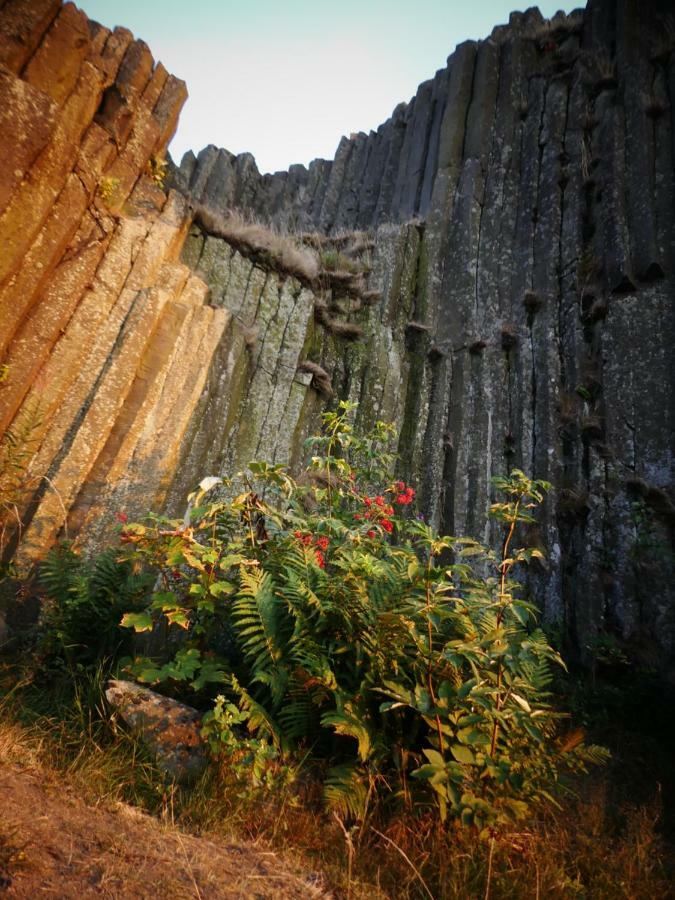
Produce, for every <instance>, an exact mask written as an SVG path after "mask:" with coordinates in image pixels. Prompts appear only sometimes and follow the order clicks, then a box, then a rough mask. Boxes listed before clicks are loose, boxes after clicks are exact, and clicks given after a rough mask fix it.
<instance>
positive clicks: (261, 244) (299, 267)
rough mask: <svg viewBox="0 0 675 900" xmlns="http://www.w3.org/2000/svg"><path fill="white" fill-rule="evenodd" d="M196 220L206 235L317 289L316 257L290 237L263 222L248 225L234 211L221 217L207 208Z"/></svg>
mask: <svg viewBox="0 0 675 900" xmlns="http://www.w3.org/2000/svg"><path fill="white" fill-rule="evenodd" d="M194 217H195V221H196V222H197V223H198V224H199V225H200V226H201V227H202V228H203V229H204V230H205V231H206V232H208V233H209V234H212V235H214V236H215V237H220V238H223V240H225V241H227V242H228V243H229V244H232V245H233V246H234V247H236V248H237V249H238V250H240V251H242V252H243V253H244V254H245V255H252V256H254V257H255V258H257V259H261V260H262V262H264V263H266V264H267V265H269V266H271V267H272V268H275V269H277V270H279V271H282V272H284V273H285V274H287V275H292V276H293V277H295V278H297V279H298V280H299V281H301V282H303V283H304V284H307V285H313V284H314V282H315V281H316V279H317V278H318V275H319V262H318V260H317V257H316V254H315V253H313V252H312V251H311V250H308V249H306V248H305V247H303V246H301V245H300V244H299V242H298V241H296V240H295V239H294V238H293V237H291V236H290V235H286V234H280V233H279V232H277V231H274V230H273V229H272V228H270V227H268V226H266V225H263V224H262V223H260V222H252V221H248V220H247V219H245V218H244V217H243V216H242V215H241V214H240V213H238V212H234V211H231V212H229V213H228V214H227V215H226V216H221V215H219V214H218V213H214V212H213V210H211V209H209V208H208V207H206V206H198V207H197V208H196V209H195V213H194Z"/></svg>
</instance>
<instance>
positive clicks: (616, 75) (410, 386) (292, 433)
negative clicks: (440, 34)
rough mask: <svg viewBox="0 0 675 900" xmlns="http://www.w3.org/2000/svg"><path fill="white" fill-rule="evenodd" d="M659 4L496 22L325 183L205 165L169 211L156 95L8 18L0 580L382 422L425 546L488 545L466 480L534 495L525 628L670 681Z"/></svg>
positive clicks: (669, 396)
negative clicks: (1, 564)
mask: <svg viewBox="0 0 675 900" xmlns="http://www.w3.org/2000/svg"><path fill="white" fill-rule="evenodd" d="M669 6H670V4H669V3H667V2H665V0H663V2H658V0H648V2H642V3H639V4H638V3H637V2H635V0H633V2H629V0H592V2H591V3H590V4H589V6H588V8H587V9H586V10H585V11H578V12H576V13H574V14H572V15H571V16H562V15H559V16H557V17H556V18H555V19H554V20H553V21H552V22H551V23H547V22H545V21H544V20H542V18H541V16H540V15H539V14H538V12H537V11H536V10H530V11H528V12H527V13H523V14H520V13H519V14H514V15H513V16H512V18H511V21H510V23H509V24H508V25H506V26H500V27H499V28H496V29H495V30H494V32H493V33H492V35H491V36H490V37H489V38H488V39H486V40H485V41H481V42H467V43H465V44H462V45H461V46H459V47H458V48H457V50H456V51H455V53H454V54H453V55H452V56H451V57H450V59H449V60H448V65H447V67H446V68H445V69H443V70H441V71H440V72H438V73H437V74H436V75H435V77H434V78H433V79H432V80H431V81H429V82H426V83H425V84H423V85H422V86H421V87H420V88H419V90H418V93H417V94H416V96H415V97H414V98H413V100H412V101H411V102H410V103H408V104H402V105H401V106H399V107H397V109H396V110H395V111H394V114H393V116H392V118H391V119H390V120H389V121H388V122H386V123H385V124H383V125H382V126H381V127H380V128H379V129H378V130H377V131H376V132H372V133H371V134H369V135H365V134H360V135H355V136H352V137H350V138H349V139H346V138H345V139H343V140H342V142H341V143H340V146H339V148H338V151H337V155H336V158H335V159H334V160H333V161H325V160H319V161H316V162H315V163H313V164H312V165H311V166H310V167H309V168H308V169H305V168H304V167H302V166H293V167H291V169H290V170H289V172H287V173H276V174H274V175H261V174H260V173H259V172H258V170H257V168H256V167H255V163H254V161H253V158H252V157H251V156H250V155H246V154H244V155H242V156H239V157H234V156H232V155H231V154H229V153H228V152H227V151H225V150H217V149H216V148H213V147H209V148H206V149H205V150H204V151H202V152H201V153H200V154H199V155H198V156H197V157H194V156H192V155H190V154H189V155H188V156H187V157H186V158H185V159H184V160H183V162H182V164H181V166H180V168H178V169H174V171H173V172H172V175H171V179H170V181H169V182H167V183H168V184H170V185H171V187H172V189H171V190H169V191H168V192H167V190H166V189H163V188H162V187H160V186H159V184H158V180H159V179H158V178H157V177H156V176H157V172H158V169H157V166H158V160H159V159H160V158H161V156H162V153H163V149H164V147H165V146H166V143H167V141H168V140H169V138H170V135H171V133H172V131H173V128H174V126H175V122H176V116H177V115H178V111H179V108H180V106H181V104H182V102H183V100H184V97H185V93H184V88H183V86H182V85H181V83H180V82H178V81H177V80H176V79H173V78H172V77H171V76H168V75H167V73H166V71H165V70H164V69H163V67H162V66H161V65H155V64H154V62H153V60H152V57H151V56H150V52H149V51H148V49H147V47H145V45H144V44H143V43H142V42H140V41H134V40H133V38H132V36H131V35H130V34H129V33H128V32H126V31H125V30H124V29H116V30H115V31H114V32H112V33H109V32H108V31H106V29H103V28H101V27H100V26H97V25H94V24H92V23H89V22H87V20H86V18H85V17H84V16H83V15H82V14H81V13H80V12H78V11H77V10H76V9H75V7H73V6H72V5H71V4H65V5H64V6H61V5H60V4H59V3H58V2H47V0H37V2H30V3H28V2H27V0H23V2H22V0H9V2H5V3H4V4H2V7H1V8H0V90H1V91H3V92H4V97H5V100H4V102H3V104H0V110H2V112H0V115H1V116H2V117H3V121H4V122H5V123H7V125H6V127H3V129H2V130H1V131H0V142H2V146H3V151H2V152H3V159H4V160H7V161H8V163H7V165H5V166H3V168H2V172H1V173H0V242H1V246H2V253H1V255H0V354H2V355H1V356H0V363H2V365H3V368H2V369H1V370H0V377H1V378H2V382H1V383H0V431H4V432H5V434H7V433H8V429H9V433H10V434H12V435H13V436H17V435H24V436H25V442H26V446H27V447H28V451H27V453H28V456H29V459H30V461H29V465H28V468H27V479H25V484H24V485H23V488H22V492H21V493H20V496H19V497H18V499H17V501H16V504H15V510H14V507H12V509H13V510H14V511H15V513H16V515H15V518H16V520H17V521H20V522H21V527H20V528H18V529H17V528H14V530H13V531H12V529H11V528H10V529H9V536H8V537H7V539H5V537H3V541H4V550H5V555H6V556H8V555H11V554H12V553H14V554H15V559H17V560H18V561H19V562H23V563H30V562H32V561H34V560H36V559H39V558H40V557H41V556H42V555H43V554H44V552H45V551H46V549H47V548H48V547H49V546H50V545H51V544H52V543H53V542H54V541H55V540H56V539H57V538H59V537H63V536H66V535H68V536H75V535H79V540H80V543H81V544H82V545H83V546H89V547H90V548H92V549H93V548H96V547H100V546H102V544H103V543H104V542H105V541H106V540H107V539H108V538H109V536H110V534H111V532H112V530H113V528H114V520H115V515H116V513H118V512H123V513H124V514H125V515H128V516H130V517H134V516H137V515H140V514H141V513H142V512H143V511H145V510H146V509H148V508H155V509H167V510H169V511H170V512H174V513H182V511H183V509H184V503H185V495H186V493H187V492H188V491H189V490H191V489H192V488H193V487H194V485H195V483H196V481H198V480H199V479H200V478H201V477H203V476H205V475H217V474H233V473H234V472H235V471H236V470H237V469H238V468H239V467H240V466H242V465H243V464H244V463H245V462H246V461H247V460H249V459H250V458H252V457H256V456H257V457H260V458H267V459H273V460H275V461H278V462H279V461H288V462H290V463H291V464H293V465H295V464H297V463H299V461H300V459H301V458H302V455H303V440H304V438H305V437H306V436H307V435H308V434H310V433H311V432H312V431H313V430H314V429H315V428H316V426H317V423H318V421H319V415H320V412H321V410H322V409H324V408H325V407H326V405H327V404H332V403H335V401H336V399H337V398H339V397H345V398H350V399H352V400H356V401H358V403H359V408H358V413H357V425H363V426H366V425H368V424H370V423H372V422H373V421H374V420H375V419H377V418H383V419H387V420H391V421H394V422H395V423H396V424H397V427H398V450H399V454H400V459H401V462H400V472H401V475H403V476H405V477H406V478H408V479H411V480H412V481H413V483H415V485H416V486H417V488H418V493H419V497H420V499H421V503H422V507H423V511H424V513H425V515H426V516H428V517H429V518H430V519H431V520H432V521H433V522H434V523H435V524H437V525H438V526H439V527H440V528H442V529H443V530H446V531H448V532H452V533H456V534H471V535H474V536H476V537H479V538H481V539H485V540H486V541H496V540H497V534H496V533H495V532H494V531H493V530H492V528H491V525H490V523H489V519H488V515H487V513H488V508H489V504H490V502H491V500H492V499H494V498H493V497H492V495H491V488H490V478H491V476H492V475H496V474H500V473H503V472H505V471H506V470H508V469H509V468H510V467H514V466H518V467H521V468H523V469H524V470H525V471H526V472H528V473H529V474H532V475H533V476H534V477H537V478H545V479H548V480H550V481H552V482H553V484H554V491H553V492H552V494H551V496H550V497H549V499H548V500H547V502H546V504H545V507H544V510H543V515H542V519H541V524H540V526H538V527H537V528H533V529H531V531H530V533H529V534H527V535H524V538H525V539H526V540H527V541H528V542H529V543H531V544H532V545H536V546H541V547H542V548H543V549H544V550H545V551H546V553H547V555H548V559H549V562H548V563H547V565H546V566H545V567H544V566H542V567H541V569H540V570H539V571H537V572H534V573H533V574H532V577H531V579H530V584H529V587H530V589H531V591H532V594H533V596H534V597H535V598H536V599H537V601H538V602H539V604H540V605H541V607H542V609H543V610H544V614H545V616H546V618H547V619H548V621H549V622H557V623H559V624H560V625H561V628H562V631H563V633H564V634H565V635H566V636H567V637H568V638H569V643H570V649H571V650H573V651H576V652H577V653H578V655H579V656H581V657H584V656H586V657H588V656H592V655H593V654H594V653H595V651H596V648H597V647H598V646H600V645H602V643H603V642H604V641H605V635H606V634H610V635H613V636H614V638H616V639H618V640H619V641H620V642H621V645H622V646H623V648H624V649H626V650H627V651H629V652H630V653H631V654H633V655H634V656H635V657H636V658H638V659H640V660H641V661H642V662H643V663H646V664H648V665H652V664H654V665H660V666H664V667H666V668H668V667H669V666H672V665H673V660H674V658H675V597H674V596H673V587H672V585H673V579H672V560H673V556H672V552H673V551H672V540H673V521H674V511H675V506H674V498H673V471H672V466H673V462H672V458H673V418H674V416H675V410H674V408H673V379H674V377H675V376H674V372H675V367H674V366H673V344H674V341H675V322H674V316H675V313H674V307H675V304H674V302H673V301H674V294H675V275H674V273H675V183H674V181H675V173H674V159H675V120H674V113H673V110H674V108H675V107H674V105H673V103H674V101H675V24H674V23H673V22H672V20H671V19H670V18H669ZM10 136H11V137H10ZM232 209H238V210H240V211H242V212H243V213H244V215H245V216H249V217H253V218H257V219H259V220H262V222H263V223H267V224H269V225H272V226H275V227H276V228H279V229H282V230H284V229H285V230H288V231H289V232H291V236H290V237H289V238H285V239H283V240H285V241H286V242H287V243H288V242H290V244H291V245H292V248H291V249H292V252H291V251H289V249H288V247H286V249H285V250H283V249H281V250H280V249H279V247H278V246H277V243H278V242H277V243H275V240H276V239H275V240H272V238H271V237H270V235H269V233H268V234H267V236H265V229H264V228H262V229H260V228H259V229H258V234H257V236H256V234H255V229H254V231H253V232H251V231H250V230H248V231H247V229H246V227H245V226H244V225H242V224H241V223H239V224H237V223H236V221H235V220H234V219H232V217H231V216H229V210H232ZM193 220H194V222H193ZM223 222H224V224H223ZM233 222H234V225H233V224H232V223H233ZM219 223H220V224H219ZM300 233H303V234H300ZM298 253H300V254H301V256H302V258H303V259H304V262H303V261H302V260H301V262H300V263H297V264H296V262H293V264H292V265H291V266H290V267H289V265H288V264H287V263H284V259H286V260H287V261H288V259H291V260H293V259H295V256H297V254H298ZM289 254H290V255H289ZM329 258H330V262H329ZM5 446H6V444H5ZM12 503H14V501H12ZM5 518H6V517H5ZM17 543H18V550H16V546H17ZM15 550H16V552H15Z"/></svg>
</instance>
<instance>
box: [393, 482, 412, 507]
mask: <svg viewBox="0 0 675 900" xmlns="http://www.w3.org/2000/svg"><path fill="white" fill-rule="evenodd" d="M394 487H395V488H396V490H397V491H398V494H397V495H396V499H395V500H394V503H398V504H399V506H407V505H408V504H409V503H412V502H413V500H414V499H415V491H414V490H413V489H412V488H411V487H408V486H407V485H406V483H405V481H397V482H396V484H395V485H394Z"/></svg>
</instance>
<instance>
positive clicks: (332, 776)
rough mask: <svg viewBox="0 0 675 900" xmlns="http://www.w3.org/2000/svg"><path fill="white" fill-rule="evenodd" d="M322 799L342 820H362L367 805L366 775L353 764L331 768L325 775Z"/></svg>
mask: <svg viewBox="0 0 675 900" xmlns="http://www.w3.org/2000/svg"><path fill="white" fill-rule="evenodd" d="M323 799H324V802H325V804H326V806H327V807H328V808H329V809H330V810H333V811H335V812H336V813H337V814H338V815H339V816H341V817H342V818H347V817H349V816H351V817H352V818H353V819H361V818H363V816H364V815H365V812H366V807H367V804H368V778H367V773H366V772H364V770H363V769H362V768H361V767H360V766H356V765H354V764H353V763H344V764H342V765H339V766H333V767H332V768H331V769H329V770H328V772H327V774H326V780H325V781H324V785H323Z"/></svg>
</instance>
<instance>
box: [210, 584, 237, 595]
mask: <svg viewBox="0 0 675 900" xmlns="http://www.w3.org/2000/svg"><path fill="white" fill-rule="evenodd" d="M209 590H210V591H211V593H212V594H213V595H214V596H215V597H225V596H229V595H230V594H233V593H234V592H235V591H236V590H237V588H236V586H235V585H233V584H230V582H229V581H214V583H213V584H212V585H211V586H210V588H209Z"/></svg>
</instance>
